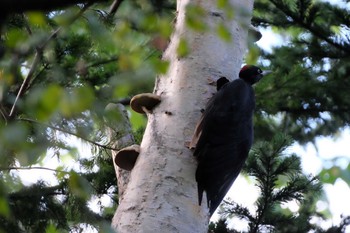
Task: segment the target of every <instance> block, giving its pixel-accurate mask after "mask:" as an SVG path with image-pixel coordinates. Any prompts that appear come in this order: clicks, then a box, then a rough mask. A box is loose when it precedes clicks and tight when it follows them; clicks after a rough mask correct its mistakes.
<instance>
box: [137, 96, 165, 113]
mask: <svg viewBox="0 0 350 233" xmlns="http://www.w3.org/2000/svg"><path fill="white" fill-rule="evenodd" d="M160 101H161V99H160V96H158V95H155V94H152V93H142V94H138V95H135V96H134V97H133V98H132V99H131V101H130V107H131V109H132V110H134V111H135V112H138V113H151V111H152V109H153V108H154V107H155V106H156V105H157V104H159V103H160Z"/></svg>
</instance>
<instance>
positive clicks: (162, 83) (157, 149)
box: [112, 0, 253, 233]
mask: <svg viewBox="0 0 350 233" xmlns="http://www.w3.org/2000/svg"><path fill="white" fill-rule="evenodd" d="M230 2H231V4H232V5H233V6H234V7H235V10H236V14H235V15H236V16H237V17H238V16H241V17H240V18H237V17H236V18H233V19H229V18H227V17H226V15H225V14H224V12H223V11H222V10H219V9H217V8H216V1H200V0H178V2H177V10H178V15H177V20H176V25H175V30H174V33H173V35H172V38H171V42H170V44H169V47H168V48H167V50H166V51H165V53H164V59H165V60H168V61H169V62H170V67H169V70H168V72H167V74H165V75H163V76H160V77H158V78H157V81H156V84H155V89H154V93H155V94H157V95H159V96H160V97H161V103H160V104H159V105H158V106H157V107H156V108H154V109H153V111H152V113H151V114H150V113H148V123H147V127H146V131H145V134H144V136H143V140H142V143H141V153H140V155H139V157H138V159H137V161H136V165H135V167H134V168H133V170H132V171H131V175H130V181H129V184H128V185H127V188H126V190H125V193H124V198H123V201H122V202H121V203H120V205H119V207H118V209H117V211H116V213H115V216H114V218H113V222H112V226H113V228H114V229H115V230H116V231H117V232H120V233H127V232H184V233H188V232H203V233H204V232H207V226H208V220H209V217H208V208H207V206H206V205H205V204H202V206H199V205H198V193H197V183H196V181H195V170H196V167H197V162H196V160H195V158H194V157H193V155H192V151H190V150H189V149H188V148H187V147H186V146H185V145H186V142H189V141H190V140H191V137H192V135H193V132H194V128H195V126H196V122H197V121H198V119H199V117H200V115H201V110H202V109H203V108H204V107H205V104H206V102H207V101H208V99H209V98H210V97H211V96H212V95H213V93H214V92H215V87H214V86H213V85H211V83H212V82H213V81H215V80H217V79H218V78H220V77H221V76H225V77H227V78H228V79H230V80H232V79H234V78H237V77H238V72H239V69H240V67H241V64H242V61H243V60H242V59H243V55H244V53H245V50H246V40H247V31H248V25H249V24H250V16H249V14H239V12H242V10H244V12H251V11H252V7H253V1H252V0H245V1H240V0H231V1H230ZM187 4H196V5H200V6H201V7H202V8H203V9H205V11H206V12H207V14H206V17H204V18H203V21H204V22H205V23H206V25H208V26H209V28H210V30H209V31H208V32H204V33H199V32H195V31H193V30H190V29H188V28H187V27H186V23H185V14H186V12H185V11H186V5H187ZM242 15H243V16H242ZM219 23H223V24H224V25H225V26H226V27H227V28H228V29H229V31H230V34H231V36H232V42H231V43H227V42H225V41H223V40H222V39H220V38H219V37H218V36H217V34H216V31H215V28H216V26H217V25H218V24H219ZM242 25H243V26H242ZM181 38H183V39H185V40H186V41H187V43H188V45H189V48H190V50H191V52H190V54H189V55H188V56H186V57H184V58H179V57H177V53H176V50H177V47H178V44H179V41H180V39H181ZM204 203H205V202H204Z"/></svg>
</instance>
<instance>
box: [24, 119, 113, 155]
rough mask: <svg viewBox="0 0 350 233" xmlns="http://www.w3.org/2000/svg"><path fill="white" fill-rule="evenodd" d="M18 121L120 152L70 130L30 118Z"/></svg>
mask: <svg viewBox="0 0 350 233" xmlns="http://www.w3.org/2000/svg"><path fill="white" fill-rule="evenodd" d="M18 120H20V121H27V122H31V123H35V124H39V125H43V126H46V127H48V128H50V129H53V130H57V131H60V132H62V133H65V134H69V135H72V136H74V137H77V138H80V139H82V140H84V141H86V142H89V143H91V144H93V145H95V146H98V147H102V148H104V149H108V150H115V151H118V149H117V148H114V147H110V146H107V145H102V144H100V143H98V142H95V141H92V140H90V139H87V138H83V137H81V136H80V135H78V134H76V133H74V132H70V131H68V130H65V129H62V128H59V127H56V126H53V125H49V124H45V123H42V122H39V121H36V120H33V119H29V118H18Z"/></svg>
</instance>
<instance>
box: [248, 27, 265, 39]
mask: <svg viewBox="0 0 350 233" xmlns="http://www.w3.org/2000/svg"><path fill="white" fill-rule="evenodd" d="M248 36H249V37H250V38H251V39H252V40H253V42H257V41H258V40H260V39H261V37H262V34H261V32H260V31H259V30H258V29H257V28H256V27H254V26H253V25H250V26H249V28H248Z"/></svg>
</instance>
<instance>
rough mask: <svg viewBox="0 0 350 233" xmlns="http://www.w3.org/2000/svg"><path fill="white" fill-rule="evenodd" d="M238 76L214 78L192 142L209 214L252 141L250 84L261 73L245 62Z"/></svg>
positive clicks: (244, 157)
mask: <svg viewBox="0 0 350 233" xmlns="http://www.w3.org/2000/svg"><path fill="white" fill-rule="evenodd" d="M239 76H240V78H239V79H236V80H234V81H232V82H229V80H227V79H226V78H224V77H223V78H220V79H219V80H218V81H217V90H218V92H217V93H216V94H215V95H214V96H213V97H212V98H211V99H210V100H209V102H208V104H207V106H206V109H205V111H204V113H203V115H202V117H201V119H200V121H199V123H198V124H197V128H196V131H195V134H194V137H193V140H192V142H191V144H196V146H195V151H194V156H195V157H196V158H197V160H198V167H197V171H196V181H197V183H198V199H199V204H201V202H202V197H203V192H204V191H205V192H206V195H207V203H208V207H209V212H210V215H212V214H213V212H214V211H215V209H216V208H217V207H218V206H219V204H220V203H221V201H222V199H223V198H224V196H225V195H226V193H227V191H228V190H229V188H230V187H231V185H232V183H233V182H234V181H235V179H236V178H237V176H238V174H239V172H240V171H241V169H242V167H243V165H244V162H245V160H246V158H247V156H248V152H249V150H250V148H251V146H252V143H253V111H254V108H255V95H254V90H253V88H252V84H254V83H256V82H257V81H259V80H260V79H261V78H262V76H263V74H262V71H261V69H260V68H258V67H256V66H252V65H247V66H244V67H243V68H242V69H241V71H240V75H239Z"/></svg>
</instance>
